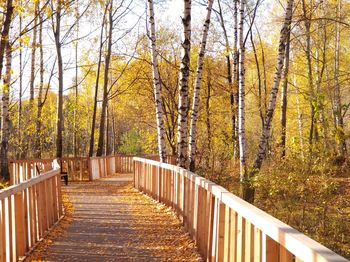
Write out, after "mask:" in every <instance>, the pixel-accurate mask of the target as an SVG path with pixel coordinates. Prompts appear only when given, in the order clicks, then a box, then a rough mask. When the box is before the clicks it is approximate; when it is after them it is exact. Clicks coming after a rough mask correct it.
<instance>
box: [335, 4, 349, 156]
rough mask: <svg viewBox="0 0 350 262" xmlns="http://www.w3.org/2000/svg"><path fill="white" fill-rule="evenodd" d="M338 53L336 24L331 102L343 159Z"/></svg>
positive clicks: (337, 139) (338, 28)
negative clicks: (332, 98)
mask: <svg viewBox="0 0 350 262" xmlns="http://www.w3.org/2000/svg"><path fill="white" fill-rule="evenodd" d="M340 10H341V0H338V1H337V19H338V20H340V19H341V17H340ZM339 51H340V23H337V24H336V33H335V55H334V82H335V83H334V85H335V87H334V101H333V114H334V120H335V121H334V122H335V131H336V141H337V144H338V154H339V156H341V157H344V156H345V154H346V152H347V150H346V142H345V138H344V121H343V113H342V107H341V94H340V84H339Z"/></svg>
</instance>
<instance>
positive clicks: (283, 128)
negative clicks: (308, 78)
mask: <svg viewBox="0 0 350 262" xmlns="http://www.w3.org/2000/svg"><path fill="white" fill-rule="evenodd" d="M289 50H290V29H289V32H288V36H287V40H286V57H285V61H284V71H283V85H282V92H281V116H280V123H281V149H282V155H281V156H282V157H285V156H286V131H287V92H288V75H289Z"/></svg>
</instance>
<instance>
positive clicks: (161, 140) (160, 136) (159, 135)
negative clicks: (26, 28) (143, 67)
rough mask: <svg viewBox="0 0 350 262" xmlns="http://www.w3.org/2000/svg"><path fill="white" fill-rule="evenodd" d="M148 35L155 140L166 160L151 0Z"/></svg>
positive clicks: (150, 1)
mask: <svg viewBox="0 0 350 262" xmlns="http://www.w3.org/2000/svg"><path fill="white" fill-rule="evenodd" d="M148 11H149V24H150V35H149V36H148V38H149V41H150V46H151V55H152V72H153V87H154V102H155V108H156V120H157V141H158V154H159V159H160V162H166V147H165V140H164V120H163V105H162V98H161V84H160V81H161V80H160V76H159V69H158V51H157V47H156V28H155V22H154V20H155V18H154V6H153V0H148Z"/></svg>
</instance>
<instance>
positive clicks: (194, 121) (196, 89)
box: [188, 0, 214, 171]
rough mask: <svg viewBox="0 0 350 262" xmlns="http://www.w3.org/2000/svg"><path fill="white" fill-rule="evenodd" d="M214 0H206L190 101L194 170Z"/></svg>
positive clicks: (189, 153)
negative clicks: (205, 61)
mask: <svg viewBox="0 0 350 262" xmlns="http://www.w3.org/2000/svg"><path fill="white" fill-rule="evenodd" d="M213 2H214V0H209V1H208V6H207V16H206V18H205V22H204V25H203V35H202V40H201V44H200V50H199V54H198V61H197V70H196V80H195V84H194V92H193V102H192V113H191V129H190V139H189V151H188V155H189V163H190V170H191V171H194V170H195V158H196V136H197V120H198V111H199V99H200V89H201V82H202V74H203V63H204V57H205V51H206V45H207V38H208V31H209V26H210V16H211V11H212V7H213Z"/></svg>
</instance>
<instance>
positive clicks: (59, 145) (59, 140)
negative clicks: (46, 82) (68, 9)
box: [53, 0, 64, 157]
mask: <svg viewBox="0 0 350 262" xmlns="http://www.w3.org/2000/svg"><path fill="white" fill-rule="evenodd" d="M62 5H63V3H62V0H57V6H56V12H55V16H56V22H55V24H53V33H54V38H55V47H56V53H57V67H58V96H57V119H56V132H57V134H56V157H62V154H63V127H64V122H63V121H64V119H63V60H62V44H61V16H62Z"/></svg>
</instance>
